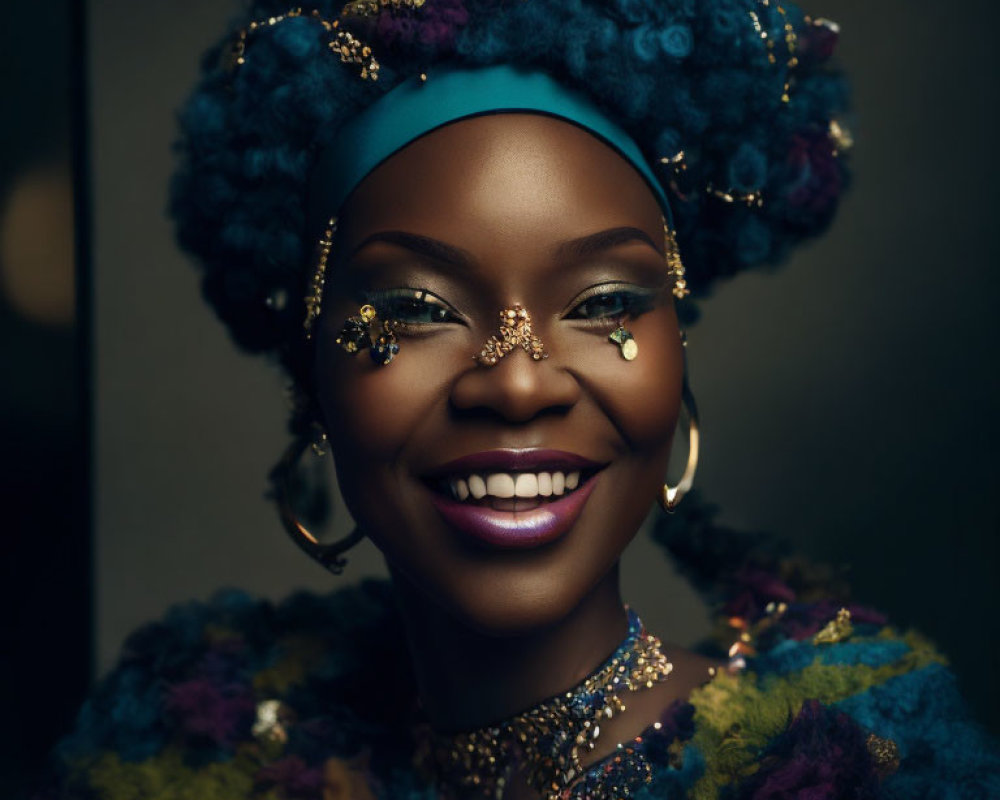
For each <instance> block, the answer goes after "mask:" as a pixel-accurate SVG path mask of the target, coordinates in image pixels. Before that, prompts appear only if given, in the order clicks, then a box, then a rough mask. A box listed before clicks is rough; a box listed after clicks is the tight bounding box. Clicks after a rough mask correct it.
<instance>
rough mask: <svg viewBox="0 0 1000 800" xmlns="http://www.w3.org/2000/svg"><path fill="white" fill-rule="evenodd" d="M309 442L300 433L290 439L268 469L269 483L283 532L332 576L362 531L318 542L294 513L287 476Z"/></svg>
mask: <svg viewBox="0 0 1000 800" xmlns="http://www.w3.org/2000/svg"><path fill="white" fill-rule="evenodd" d="M311 444H312V442H311V440H310V437H308V436H300V437H299V438H297V439H296V440H295V441H294V442H292V444H291V445H290V446H289V447H288V449H287V450H286V451H285V454H284V455H283V456H282V457H281V461H279V462H278V464H277V466H275V468H274V469H272V470H271V475H270V479H271V485H272V486H273V488H274V499H275V501H276V502H277V504H278V514H279V516H280V517H281V523H282V525H284V527H285V531H286V532H287V533H288V535H289V536H290V537H291V539H292V541H293V542H295V544H297V545H298V546H299V547H300V548H301V549H302V550H303V551H305V553H306V555H308V556H309V557H310V558H313V559H315V560H316V561H318V562H319V563H320V564H322V565H323V566H324V567H326V568H327V569H328V570H330V572H332V573H333V574H334V575H339V574H340V573H341V572H342V571H343V569H344V566H345V565H346V564H347V559H346V558H344V557H343V553H345V552H347V551H348V550H350V549H351V548H352V547H354V545H356V544H357V543H358V542H360V541H361V540H362V539H363V538H364V534H363V533H362V532H361V531H360V530H359V529H357V528H355V529H354V530H353V531H351V533H350V534H348V535H347V536H345V537H344V538H343V539H341V540H340V541H337V542H331V543H330V544H322V543H320V541H319V539H317V538H316V537H315V536H314V535H313V534H312V533H311V532H310V530H309V529H308V528H307V527H306V526H305V525H303V524H302V523H301V522H300V521H299V519H298V517H297V516H296V515H295V509H294V508H292V501H291V487H290V483H291V478H292V474H293V473H294V472H295V467H296V465H297V464H298V462H299V459H300V458H301V457H302V454H303V453H304V452H305V451H306V450H307V449H308V448H309V447H310V445H311Z"/></svg>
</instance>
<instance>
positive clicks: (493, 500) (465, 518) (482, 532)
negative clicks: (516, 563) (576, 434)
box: [429, 449, 605, 548]
mask: <svg viewBox="0 0 1000 800" xmlns="http://www.w3.org/2000/svg"><path fill="white" fill-rule="evenodd" d="M603 466H605V465H602V464H599V463H597V462H595V461H591V460H590V459H586V458H583V457H582V456H579V455H576V454H575V453H567V452H564V451H560V450H537V449H536V450H491V451H488V452H484V453H475V454H472V455H468V456H464V457H462V458H459V459H456V460H454V461H451V462H449V463H447V464H445V465H443V466H441V467H440V468H438V469H436V470H434V471H433V473H432V474H431V475H430V476H429V482H430V484H431V486H432V489H433V491H432V496H431V499H432V502H433V503H434V506H435V508H437V510H438V512H439V513H440V514H441V516H442V517H443V518H444V520H445V521H446V522H447V523H448V524H449V525H450V526H451V527H452V528H453V529H455V530H457V531H458V532H459V533H461V534H464V535H466V536H469V537H471V538H474V539H477V540H479V541H480V542H483V543H485V544H487V545H490V546H493V547H499V548H531V547H540V546H541V545H544V544H548V543H549V542H553V541H555V540H556V539H558V538H560V537H561V536H563V535H564V534H565V533H566V532H567V531H569V529H570V528H572V527H573V524H574V523H575V522H576V520H577V519H578V518H579V516H580V513H581V512H582V511H583V507H584V506H585V505H586V502H587V499H588V498H589V497H590V494H591V492H592V491H593V490H594V487H595V486H596V483H597V478H598V474H599V472H600V470H601V469H602V468H603Z"/></svg>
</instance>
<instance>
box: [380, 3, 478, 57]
mask: <svg viewBox="0 0 1000 800" xmlns="http://www.w3.org/2000/svg"><path fill="white" fill-rule="evenodd" d="M468 21H469V12H468V11H467V10H466V8H465V3H464V0H427V2H426V3H425V4H424V5H423V6H422V7H421V8H419V9H418V10H416V11H413V12H393V11H391V10H386V11H383V12H382V13H381V14H379V15H378V21H377V22H376V24H375V30H376V31H377V33H378V37H379V39H381V40H382V42H384V43H385V44H387V45H389V46H390V47H392V46H393V45H397V46H403V47H406V46H408V45H413V44H417V45H421V46H423V47H426V48H429V49H431V50H433V51H435V52H439V53H441V52H447V51H449V50H451V49H452V48H453V47H454V45H455V37H456V36H457V35H458V31H459V30H460V29H461V28H462V27H463V26H464V25H465V24H466V23H467V22H468Z"/></svg>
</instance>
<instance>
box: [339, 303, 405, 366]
mask: <svg viewBox="0 0 1000 800" xmlns="http://www.w3.org/2000/svg"><path fill="white" fill-rule="evenodd" d="M337 344H339V345H340V346H341V348H343V349H344V350H346V351H347V352H348V353H358V352H360V351H361V350H365V349H367V350H368V354H369V355H370V356H371V358H372V361H374V362H375V363H376V364H381V365H382V366H385V365H386V364H388V363H389V362H391V361H392V360H393V359H394V358H395V357H396V354H397V353H398V352H399V344H398V343H397V341H396V323H395V322H394V321H393V320H380V319H379V318H378V312H377V311H375V308H374V306H370V305H364V306H361V310H360V311H359V312H358V315H357V316H356V317H348V318H347V319H346V320H345V321H344V324H343V326H342V327H341V329H340V333H339V334H337Z"/></svg>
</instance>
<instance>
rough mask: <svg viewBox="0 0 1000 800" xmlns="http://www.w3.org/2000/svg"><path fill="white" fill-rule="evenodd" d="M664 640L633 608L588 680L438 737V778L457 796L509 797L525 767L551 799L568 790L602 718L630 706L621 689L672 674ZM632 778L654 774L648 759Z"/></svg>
mask: <svg viewBox="0 0 1000 800" xmlns="http://www.w3.org/2000/svg"><path fill="white" fill-rule="evenodd" d="M660 647H661V645H660V640H659V639H657V638H656V637H655V636H653V635H652V634H651V633H649V632H648V631H646V629H645V628H644V627H643V624H642V622H641V621H640V620H639V617H638V616H637V615H636V614H635V612H633V611H632V610H631V609H628V634H627V635H626V636H625V639H624V641H622V643H621V644H620V645H618V648H617V649H616V650H615V652H614V653H613V654H612V655H611V657H610V658H609V659H608V660H607V661H605V662H604V663H603V664H601V666H599V667H598V668H597V669H596V670H595V671H594V672H593V673H592V674H591V675H590V676H588V677H587V678H585V679H584V680H583V682H582V683H580V684H579V685H577V686H576V687H574V688H572V689H570V690H569V691H566V692H563V693H561V694H558V695H556V696H555V697H551V698H549V699H548V700H544V701H543V702H541V703H539V704H538V705H536V706H534V707H533V708H530V709H528V710H527V711H524V712H522V713H520V714H518V715H517V716H515V717H513V718H512V719H509V720H505V721H503V722H500V723H497V724H496V725H490V726H487V727H485V728H479V729H478V730H474V731H467V732H463V733H459V734H455V735H453V736H437V737H435V742H434V745H433V750H434V760H435V762H436V765H435V766H436V769H435V771H436V772H437V775H438V778H439V782H440V783H439V785H440V786H441V787H442V789H443V791H444V793H445V796H446V797H450V798H454V799H455V800H458V799H459V798H460V799H461V800H473V799H475V800H502V797H503V793H504V787H505V786H506V785H507V782H508V781H509V780H510V778H511V777H512V775H513V774H514V773H515V772H520V771H523V772H524V774H525V777H526V778H527V782H528V785H529V786H531V787H532V788H533V789H535V790H536V791H537V792H538V793H539V794H540V795H541V796H542V797H543V798H544V800H560V798H564V797H566V796H568V791H569V789H570V787H571V786H572V785H573V783H574V782H576V781H577V780H579V778H580V777H581V776H582V775H583V774H584V772H585V770H584V767H583V764H582V763H581V754H582V753H584V752H590V751H592V750H593V749H594V748H595V747H596V745H597V740H598V737H599V736H600V735H601V723H602V722H603V721H605V720H608V719H611V718H612V717H613V716H614V715H615V714H620V713H621V712H622V711H624V710H625V702H624V700H623V699H622V695H625V694H627V693H631V692H635V691H638V690H640V689H645V688H650V687H652V686H654V685H655V684H657V683H661V682H663V681H664V680H666V678H667V676H668V675H669V674H670V671H671V670H672V669H673V666H672V665H671V663H670V662H669V661H668V660H667V658H666V656H664V655H663V653H662V652H661V650H660ZM635 772H636V774H635V776H632V779H631V780H628V778H629V776H621V777H623V778H626V779H627V780H628V782H630V783H631V782H634V783H636V787H635V788H638V785H640V784H641V783H645V782H648V780H649V770H648V765H644V764H643V765H637V767H636V769H635Z"/></svg>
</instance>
